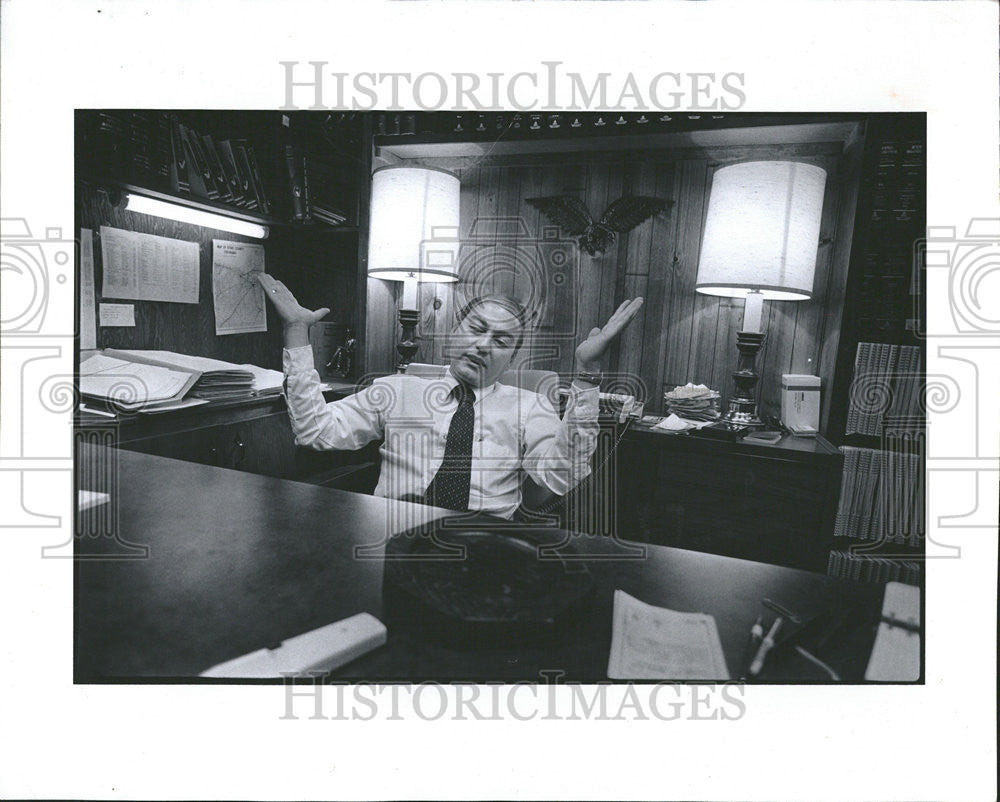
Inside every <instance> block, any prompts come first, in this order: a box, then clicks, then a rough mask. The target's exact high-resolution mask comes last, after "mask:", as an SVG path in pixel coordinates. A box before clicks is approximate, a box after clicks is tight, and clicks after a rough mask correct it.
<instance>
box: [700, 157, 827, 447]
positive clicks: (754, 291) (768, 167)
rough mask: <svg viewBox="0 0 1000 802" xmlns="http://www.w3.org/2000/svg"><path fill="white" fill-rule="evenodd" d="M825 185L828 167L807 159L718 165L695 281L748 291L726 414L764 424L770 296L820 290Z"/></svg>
mask: <svg viewBox="0 0 1000 802" xmlns="http://www.w3.org/2000/svg"><path fill="white" fill-rule="evenodd" d="M825 187H826V170H824V169H823V168H822V167H817V166H816V165H813V164H805V163H803V162H789V161H753V162H741V163H739V164H731V165H728V166H726V167H721V168H719V169H718V170H716V171H715V175H714V176H713V179H712V190H711V196H710V198H709V202H708V216H707V218H706V220H705V235H704V238H703V240H702V246H701V258H700V261H699V263H698V278H697V281H696V284H695V289H696V290H697V291H698V292H700V293H703V294H705V295H720V296H727V297H732V298H745V299H746V305H745V307H744V310H743V327H742V330H741V331H740V332H739V333H738V334H737V335H736V347H737V349H738V350H739V359H738V362H737V367H736V370H735V371H734V372H733V374H732V375H733V381H734V383H735V388H734V391H733V397H732V399H731V400H730V403H729V409H728V411H727V412H726V414H725V415H724V416H723V420H724V421H726V422H729V423H733V424H738V425H743V426H755V427H759V426H762V425H763V424H762V422H761V420H760V418H759V417H758V416H757V403H756V400H755V397H754V388H755V385H756V384H757V379H758V376H757V373H756V371H755V365H756V360H757V352H758V351H759V350H760V348H761V346H762V345H763V343H764V337H765V333H764V328H765V327H764V325H763V322H762V321H763V312H764V301H765V300H770V301H802V300H808V299H810V298H812V292H813V276H814V274H815V272H816V249H817V247H818V245H819V229H820V219H821V216H822V212H823V193H824V190H825Z"/></svg>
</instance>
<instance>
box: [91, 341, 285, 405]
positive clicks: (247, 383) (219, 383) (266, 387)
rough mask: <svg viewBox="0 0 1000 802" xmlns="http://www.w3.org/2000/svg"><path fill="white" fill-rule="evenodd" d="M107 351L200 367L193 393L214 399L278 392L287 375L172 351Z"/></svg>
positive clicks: (192, 367)
mask: <svg viewBox="0 0 1000 802" xmlns="http://www.w3.org/2000/svg"><path fill="white" fill-rule="evenodd" d="M104 353H105V354H109V355H112V356H113V355H116V354H117V355H120V356H121V357H122V358H124V359H138V360H146V361H149V362H156V363H158V364H162V365H172V366H176V367H177V368H179V369H184V370H197V371H198V372H199V373H200V374H201V378H200V380H199V381H198V383H197V384H196V385H195V387H194V388H193V389H192V391H191V395H193V396H196V397H198V398H205V399H208V400H211V401H229V400H239V399H244V398H253V397H255V396H262V395H278V394H279V393H280V392H281V388H282V386H283V382H284V378H285V377H284V375H283V374H282V373H281V372H279V371H277V370H269V369H267V368H261V367H258V366H257V365H236V364H233V363H232V362H224V361H222V360H221V359H210V358H209V357H204V356H192V355H190V354H177V353H174V352H173V351H141V350H139V351H137V350H127V351H113V350H111V349H108V350H106V351H105V352H104Z"/></svg>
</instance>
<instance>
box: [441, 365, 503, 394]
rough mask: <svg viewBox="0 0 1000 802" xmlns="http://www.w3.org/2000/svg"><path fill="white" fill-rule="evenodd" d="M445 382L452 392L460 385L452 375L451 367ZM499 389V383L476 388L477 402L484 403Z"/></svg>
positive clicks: (445, 376)
mask: <svg viewBox="0 0 1000 802" xmlns="http://www.w3.org/2000/svg"><path fill="white" fill-rule="evenodd" d="M444 381H445V383H446V384H447V385H448V389H449V390H451V389H452V388H454V387H455V386H456V385H457V384H458V379H456V378H455V377H454V375H452V372H451V365H449V366H448V370H447V372H446V373H445V374H444ZM496 389H497V382H493V384H490V385H487V386H486V387H474V388H473V390H474V392H475V393H476V401H482V400H483V399H484V398H486V397H487V396H489V395H492V394H493V393H494V392H495V391H496Z"/></svg>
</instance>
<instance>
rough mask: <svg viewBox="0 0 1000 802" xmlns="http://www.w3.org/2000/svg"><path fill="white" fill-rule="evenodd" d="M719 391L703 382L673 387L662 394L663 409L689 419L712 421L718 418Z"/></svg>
mask: <svg viewBox="0 0 1000 802" xmlns="http://www.w3.org/2000/svg"><path fill="white" fill-rule="evenodd" d="M719 397H720V396H719V393H717V392H716V391H715V390H710V389H709V388H708V387H706V386H705V385H704V384H691V383H690V382H688V383H687V384H685V385H684V386H683V387H675V388H674V389H673V390H671V391H670V392H669V393H664V394H663V404H664V411H665V412H666V413H667V414H671V413H673V414H675V415H679V416H681V417H682V418H688V419H690V420H699V421H707V422H712V421H716V420H718V419H719V410H718V408H717V407H718V405H719Z"/></svg>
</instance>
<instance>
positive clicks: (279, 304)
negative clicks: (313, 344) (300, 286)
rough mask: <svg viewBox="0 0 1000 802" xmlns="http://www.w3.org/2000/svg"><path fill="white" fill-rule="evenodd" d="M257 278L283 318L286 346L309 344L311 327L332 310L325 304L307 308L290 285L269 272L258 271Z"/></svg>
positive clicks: (266, 295) (279, 315)
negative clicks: (320, 306)
mask: <svg viewBox="0 0 1000 802" xmlns="http://www.w3.org/2000/svg"><path fill="white" fill-rule="evenodd" d="M257 280H258V281H259V282H260V286H261V287H262V288H263V289H264V295H265V297H266V298H267V299H268V300H269V301H270V302H271V304H272V305H273V306H274V310H275V311H276V312H277V313H278V317H280V318H281V325H282V327H283V328H284V331H285V347H286V348H295V347H297V346H300V345H308V344H309V327H310V326H311V325H312V324H313V323H318V322H319V321H320V320H322V319H323V318H324V317H326V316H327V315H328V314H330V310H329V309H327V308H326V307H325V306H324V307H323V308H322V309H317V310H315V311H313V310H310V309H306V308H305V307H304V306H302V304H300V303H299V302H298V301H297V300H295V296H294V295H292V293H291V290H289V289H288V287H286V286H285V285H284V284H282V283H281V282H280V281H278V280H277V279H276V278H274V277H273V276H269V275H268V274H267V273H258V274H257Z"/></svg>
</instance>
